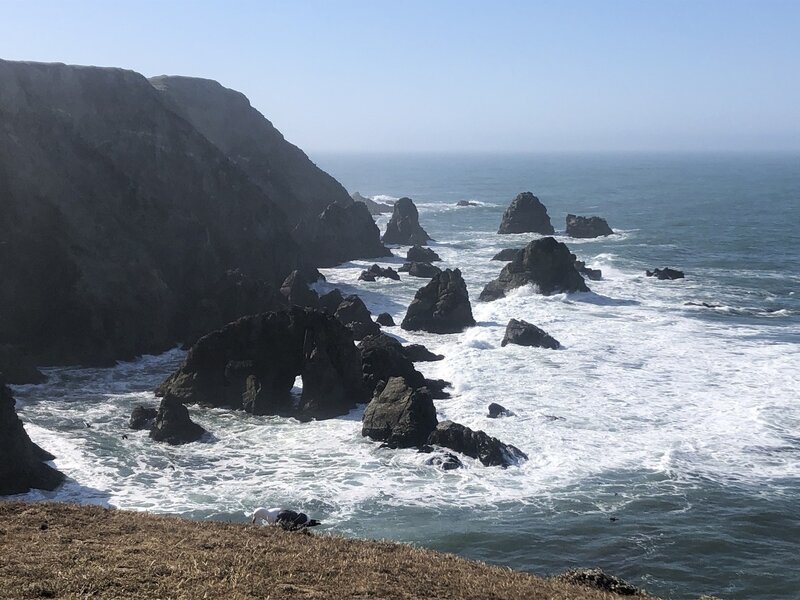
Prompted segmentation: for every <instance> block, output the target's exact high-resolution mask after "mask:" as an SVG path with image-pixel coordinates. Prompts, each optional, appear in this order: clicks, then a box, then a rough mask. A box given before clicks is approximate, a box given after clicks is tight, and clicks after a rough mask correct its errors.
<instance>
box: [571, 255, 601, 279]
mask: <svg viewBox="0 0 800 600" xmlns="http://www.w3.org/2000/svg"><path fill="white" fill-rule="evenodd" d="M572 256H574V257H575V270H576V271H577V272H578V273H580V274H581V275H583V276H584V277H586V278H587V279H591V280H592V281H600V280H601V279H602V278H603V272H602V271H601V270H600V269H592V268H590V267H587V266H586V263H585V262H583V261H582V260H578V257H577V256H575V255H574V254H573V255H572Z"/></svg>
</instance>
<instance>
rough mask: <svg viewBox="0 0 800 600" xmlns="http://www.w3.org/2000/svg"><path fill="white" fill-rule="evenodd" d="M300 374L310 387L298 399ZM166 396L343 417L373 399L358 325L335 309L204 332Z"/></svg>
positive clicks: (294, 312)
mask: <svg viewBox="0 0 800 600" xmlns="http://www.w3.org/2000/svg"><path fill="white" fill-rule="evenodd" d="M298 376H300V377H302V380H303V391H302V395H301V396H300V398H299V401H295V399H293V398H292V396H291V389H292V387H293V385H294V381H295V378H296V377H298ZM158 393H159V394H160V395H163V396H167V395H172V396H175V397H177V398H178V399H179V400H180V401H181V402H183V403H197V404H201V405H205V406H223V407H229V408H234V409H244V410H246V411H248V412H252V413H254V414H291V415H295V416H297V417H298V418H312V417H315V418H329V417H333V416H338V415H343V414H346V413H347V412H348V411H350V410H351V409H352V408H353V407H355V406H356V405H357V404H358V403H360V402H364V401H365V400H366V399H367V398H368V393H367V390H366V389H365V387H364V383H363V380H362V371H361V356H360V354H359V351H358V349H357V348H356V347H355V345H354V343H353V336H352V333H351V332H350V330H349V329H347V328H346V327H345V326H344V325H343V324H342V323H340V322H339V321H338V320H337V319H336V318H334V317H333V316H331V315H329V314H326V313H323V312H321V311H316V310H311V309H301V308H292V309H290V310H286V311H277V312H269V313H263V314H260V315H254V316H250V317H244V318H242V319H239V320H238V321H235V322H233V323H230V324H228V325H226V326H225V327H224V328H222V329H220V330H217V331H214V332H212V333H210V334H208V335H206V336H204V337H203V338H201V339H200V340H199V341H198V342H197V344H195V345H194V346H192V348H191V349H190V350H189V353H188V354H187V356H186V360H185V361H184V363H183V365H182V366H181V367H180V369H178V371H177V372H175V373H174V374H172V375H171V376H170V377H169V378H168V379H167V380H166V381H165V382H164V383H162V384H161V386H160V387H159V389H158Z"/></svg>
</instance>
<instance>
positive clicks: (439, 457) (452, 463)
mask: <svg viewBox="0 0 800 600" xmlns="http://www.w3.org/2000/svg"><path fill="white" fill-rule="evenodd" d="M425 464H426V465H428V466H431V467H439V468H440V469H441V470H442V471H452V470H453V469H460V468H462V467H463V466H464V463H462V462H461V459H460V458H458V457H457V456H456V455H455V454H453V453H452V452H442V453H441V454H440V453H435V454H434V455H433V456H431V457H430V458H428V459H427V460H426V461H425Z"/></svg>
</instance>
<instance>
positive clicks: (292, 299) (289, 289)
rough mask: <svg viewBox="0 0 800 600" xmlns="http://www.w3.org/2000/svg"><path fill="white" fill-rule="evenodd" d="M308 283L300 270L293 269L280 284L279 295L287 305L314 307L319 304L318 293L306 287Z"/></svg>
mask: <svg viewBox="0 0 800 600" xmlns="http://www.w3.org/2000/svg"><path fill="white" fill-rule="evenodd" d="M308 283H309V282H308V280H307V279H306V277H305V275H304V274H303V272H302V271H299V270H294V271H292V272H291V273H289V276H288V277H286V279H284V281H283V284H281V295H282V296H283V297H284V298H285V299H286V303H287V305H288V306H302V307H308V308H316V307H317V306H318V305H319V295H318V294H317V292H315V291H314V290H312V289H311V288H310V287H308ZM259 312H260V311H259Z"/></svg>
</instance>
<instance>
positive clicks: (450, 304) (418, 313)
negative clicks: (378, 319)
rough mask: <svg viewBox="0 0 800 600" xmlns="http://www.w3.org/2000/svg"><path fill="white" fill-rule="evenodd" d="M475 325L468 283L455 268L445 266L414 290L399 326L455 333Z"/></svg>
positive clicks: (411, 329) (433, 331)
mask: <svg viewBox="0 0 800 600" xmlns="http://www.w3.org/2000/svg"><path fill="white" fill-rule="evenodd" d="M473 325H475V319H474V317H473V316H472V306H471V305H470V302H469V293H468V292H467V284H466V283H465V282H464V278H463V277H462V276H461V271H459V270H458V269H454V270H450V269H446V270H444V271H442V272H441V273H437V274H436V275H434V276H433V279H431V281H430V283H429V284H428V285H426V286H424V287H422V288H420V289H419V290H417V293H416V295H415V296H414V300H412V302H411V304H410V305H409V307H408V311H407V312H406V317H405V318H404V319H403V322H402V323H401V324H400V327H402V328H403V329H406V330H410V331H418V330H422V331H429V332H431V333H458V332H460V331H464V329H466V328H467V327H472V326H473Z"/></svg>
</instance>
